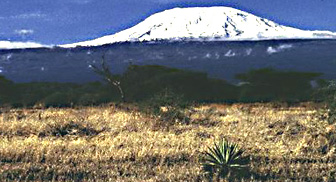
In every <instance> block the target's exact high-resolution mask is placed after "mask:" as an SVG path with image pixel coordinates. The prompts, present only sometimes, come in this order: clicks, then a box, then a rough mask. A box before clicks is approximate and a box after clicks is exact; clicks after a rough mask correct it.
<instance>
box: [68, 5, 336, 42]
mask: <svg viewBox="0 0 336 182" xmlns="http://www.w3.org/2000/svg"><path fill="white" fill-rule="evenodd" d="M334 38H336V33H332V32H329V31H305V30H300V29H296V28H292V27H287V26H282V25H279V24H277V23H275V22H273V21H270V20H267V19H265V18H260V17H257V16H255V15H253V14H251V13H247V12H244V11H241V10H238V9H234V8H231V7H193V8H174V9H170V10H165V11H163V12H159V13H156V14H154V15H152V16H150V17H148V18H147V19H145V20H144V21H143V22H141V23H139V24H137V25H135V26H134V27H132V28H129V29H127V30H124V31H121V32H119V33H116V34H114V35H108V36H104V37H101V38H98V39H95V40H91V41H85V42H80V43H75V44H67V45H62V47H76V46H99V45H104V44H111V43H116V42H143V41H158V40H167V41H182V40H189V41H240V40H270V39H334Z"/></svg>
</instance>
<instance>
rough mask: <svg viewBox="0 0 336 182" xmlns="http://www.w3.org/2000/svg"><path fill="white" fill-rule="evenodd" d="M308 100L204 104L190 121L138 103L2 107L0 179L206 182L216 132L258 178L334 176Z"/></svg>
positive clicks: (327, 132) (335, 164) (328, 146)
mask: <svg viewBox="0 0 336 182" xmlns="http://www.w3.org/2000/svg"><path fill="white" fill-rule="evenodd" d="M317 108H318V107H317V106H315V105H314V104H300V105H299V106H291V107H287V106H285V105H275V104H235V105H219V104H218V105H216V104H212V105H203V106H198V107H195V108H193V109H191V110H189V111H188V113H189V115H190V118H191V121H190V123H189V124H179V123H175V124H171V123H165V122H163V121H160V119H159V118H158V117H154V116H149V115H145V114H142V113H140V112H137V109H136V108H133V107H131V106H130V107H128V108H126V107H124V108H119V107H118V108H117V107H116V106H114V105H106V106H101V107H83V108H63V109H52V108H51V109H7V110H6V109H2V110H1V114H0V181H207V176H206V175H205V173H204V172H203V171H202V167H201V165H200V162H201V159H202V152H204V151H205V150H207V147H208V146H212V145H213V143H214V142H215V141H218V140H219V139H220V138H221V137H224V138H226V139H228V140H229V141H232V142H236V143H238V144H239V145H240V146H241V147H242V148H243V149H244V150H245V154H244V155H248V156H250V158H251V162H250V169H251V170H252V171H253V172H254V173H256V174H258V176H259V177H256V178H257V179H246V181H263V180H266V181H336V151H335V149H336V148H335V145H336V130H335V125H329V124H328V122H327V119H326V118H325V116H324V114H323V112H321V111H320V110H319V109H317Z"/></svg>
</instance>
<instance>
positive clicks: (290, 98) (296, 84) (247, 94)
mask: <svg viewBox="0 0 336 182" xmlns="http://www.w3.org/2000/svg"><path fill="white" fill-rule="evenodd" d="M320 75H321V74H319V73H309V72H293V71H278V70H274V69H271V68H265V69H259V70H252V71H250V72H248V73H244V74H238V75H237V76H236V78H237V79H239V80H241V81H243V82H244V83H246V84H245V85H243V86H241V95H240V100H241V101H243V102H255V101H257V102H258V101H264V102H269V101H281V102H300V101H305V100H309V99H310V97H311V94H312V92H313V88H312V85H311V81H313V80H315V79H316V78H317V77H319V76H320Z"/></svg>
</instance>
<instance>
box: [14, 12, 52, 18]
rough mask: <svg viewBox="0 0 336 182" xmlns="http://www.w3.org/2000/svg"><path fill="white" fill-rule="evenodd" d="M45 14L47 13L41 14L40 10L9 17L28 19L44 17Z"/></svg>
mask: <svg viewBox="0 0 336 182" xmlns="http://www.w3.org/2000/svg"><path fill="white" fill-rule="evenodd" d="M46 16H47V15H45V14H42V13H40V12H35V13H25V14H20V15H15V16H10V18H13V19H30V18H44V17H46Z"/></svg>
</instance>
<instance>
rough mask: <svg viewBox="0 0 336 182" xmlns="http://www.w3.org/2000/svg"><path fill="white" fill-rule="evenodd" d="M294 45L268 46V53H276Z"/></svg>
mask: <svg viewBox="0 0 336 182" xmlns="http://www.w3.org/2000/svg"><path fill="white" fill-rule="evenodd" d="M292 47H293V45H291V44H282V45H279V46H278V47H271V46H270V47H268V48H267V53H268V54H274V53H278V52H281V51H283V50H285V49H290V48H292Z"/></svg>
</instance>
